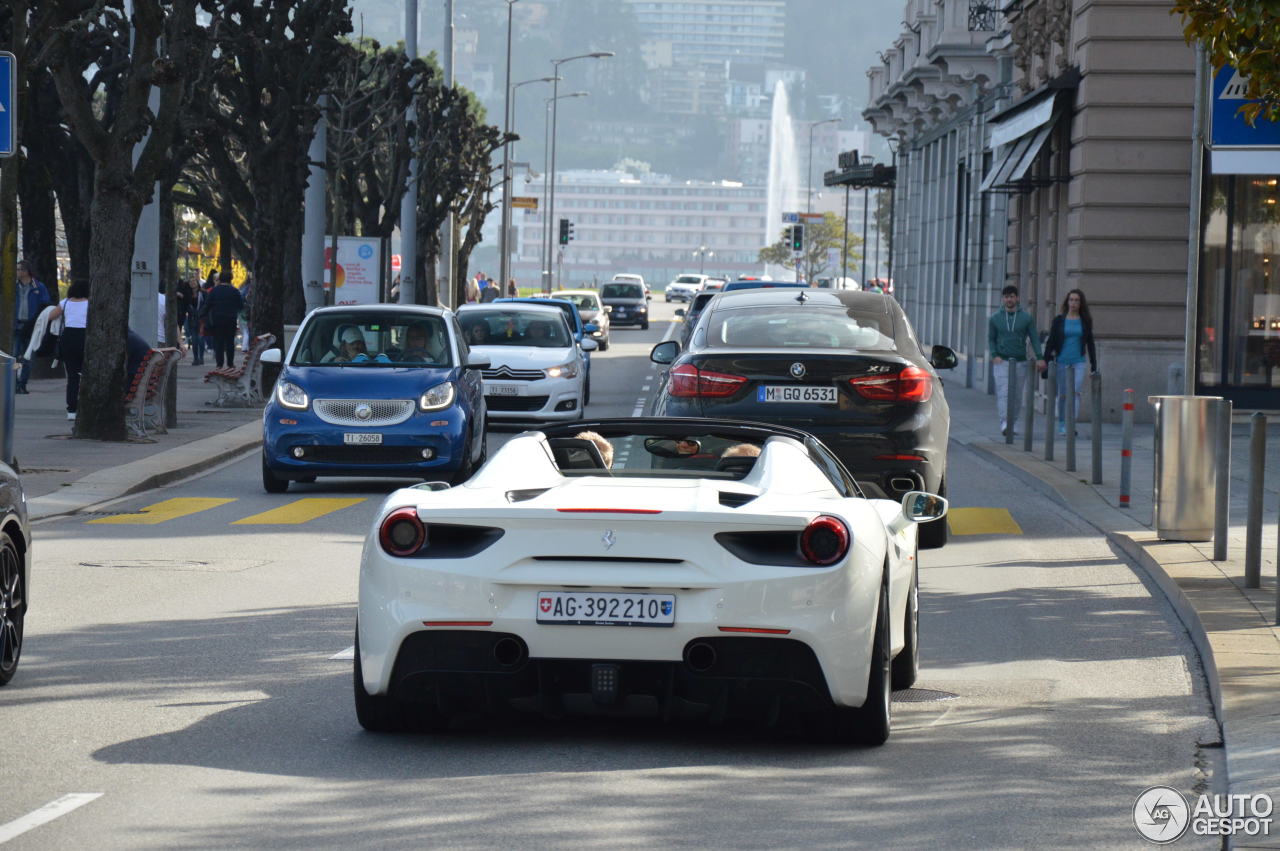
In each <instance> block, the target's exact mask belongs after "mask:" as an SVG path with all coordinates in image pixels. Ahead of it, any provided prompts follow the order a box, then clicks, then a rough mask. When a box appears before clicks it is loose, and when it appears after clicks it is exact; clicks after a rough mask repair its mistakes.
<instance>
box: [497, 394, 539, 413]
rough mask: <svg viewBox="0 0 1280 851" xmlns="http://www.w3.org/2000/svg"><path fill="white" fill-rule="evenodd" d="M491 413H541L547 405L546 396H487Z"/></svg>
mask: <svg viewBox="0 0 1280 851" xmlns="http://www.w3.org/2000/svg"><path fill="white" fill-rule="evenodd" d="M484 402H485V405H487V406H488V408H489V410H490V411H540V410H542V406H543V405H545V404H547V397H546V396H485V397H484Z"/></svg>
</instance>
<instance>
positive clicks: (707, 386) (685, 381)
mask: <svg viewBox="0 0 1280 851" xmlns="http://www.w3.org/2000/svg"><path fill="white" fill-rule="evenodd" d="M746 383H747V379H746V377H745V376H741V375H730V374H729V373H725V372H711V371H710V370H706V369H698V368H697V367H696V366H694V365H693V364H691V363H682V364H680V365H679V366H677V367H676V368H675V369H673V370H671V385H670V387H671V389H670V393H671V395H672V396H703V397H706V396H710V397H721V396H732V395H733V394H734V393H736V392H738V389H739V388H741V387H742V385H744V384H746Z"/></svg>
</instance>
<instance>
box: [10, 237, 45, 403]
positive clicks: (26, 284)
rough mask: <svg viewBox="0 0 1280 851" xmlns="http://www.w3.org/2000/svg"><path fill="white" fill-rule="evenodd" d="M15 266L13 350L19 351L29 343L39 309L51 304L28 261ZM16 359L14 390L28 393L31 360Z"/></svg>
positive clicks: (24, 349)
mask: <svg viewBox="0 0 1280 851" xmlns="http://www.w3.org/2000/svg"><path fill="white" fill-rule="evenodd" d="M16 268H17V272H18V286H17V299H16V302H17V303H16V305H15V310H14V313H13V350H14V351H15V352H19V353H21V352H25V351H26V350H27V346H28V345H30V343H31V332H32V331H33V330H34V329H35V327H36V320H37V319H39V318H40V311H42V310H44V309H45V308H46V307H48V306H49V305H50V304H52V300H51V299H50V298H49V290H48V289H47V288H46V287H45V285H44V284H42V283H40V282H39V281H37V280H36V279H35V278H34V277H33V276H32V274H31V264H30V263H28V262H27V261H26V260H19V261H18V263H17V267H16ZM18 361H19V362H20V363H21V364H22V367H21V369H20V370H19V371H18V387H17V391H16V392H18V393H30V392H31V391H29V390H27V380H28V379H29V378H30V377H31V361H29V360H27V359H26V358H25V357H21V356H19V358H18Z"/></svg>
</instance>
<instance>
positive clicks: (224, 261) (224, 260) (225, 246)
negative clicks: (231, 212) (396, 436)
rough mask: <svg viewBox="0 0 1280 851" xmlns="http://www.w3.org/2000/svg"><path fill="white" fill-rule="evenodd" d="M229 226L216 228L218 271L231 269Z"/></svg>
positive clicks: (231, 238)
mask: <svg viewBox="0 0 1280 851" xmlns="http://www.w3.org/2000/svg"><path fill="white" fill-rule="evenodd" d="M232 240H233V237H232V236H231V228H230V227H229V226H228V227H227V228H226V229H225V230H224V229H222V228H221V227H219V228H218V271H227V270H230V269H231V242H232Z"/></svg>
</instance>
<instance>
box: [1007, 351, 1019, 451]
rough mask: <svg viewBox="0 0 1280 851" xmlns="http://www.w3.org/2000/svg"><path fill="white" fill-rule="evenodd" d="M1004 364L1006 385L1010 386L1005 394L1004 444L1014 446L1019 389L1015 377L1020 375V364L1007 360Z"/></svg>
mask: <svg viewBox="0 0 1280 851" xmlns="http://www.w3.org/2000/svg"><path fill="white" fill-rule="evenodd" d="M1004 363H1005V367H1004V370H1005V372H1004V375H1005V379H1006V380H1005V383H1006V384H1007V385H1008V392H1007V393H1006V394H1005V397H1006V398H1005V408H1004V413H1005V421H1004V426H1005V428H1004V442H1005V443H1007V444H1010V445H1012V444H1013V412H1014V411H1016V410H1017V405H1016V404H1015V403H1016V402H1017V401H1018V389H1017V387H1016V386H1015V383H1014V380H1013V379H1014V376H1016V375H1017V374H1018V370H1017V366H1018V364H1017V362H1016V361H1011V360H1007V359H1006V360H1005V362H1004Z"/></svg>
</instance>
